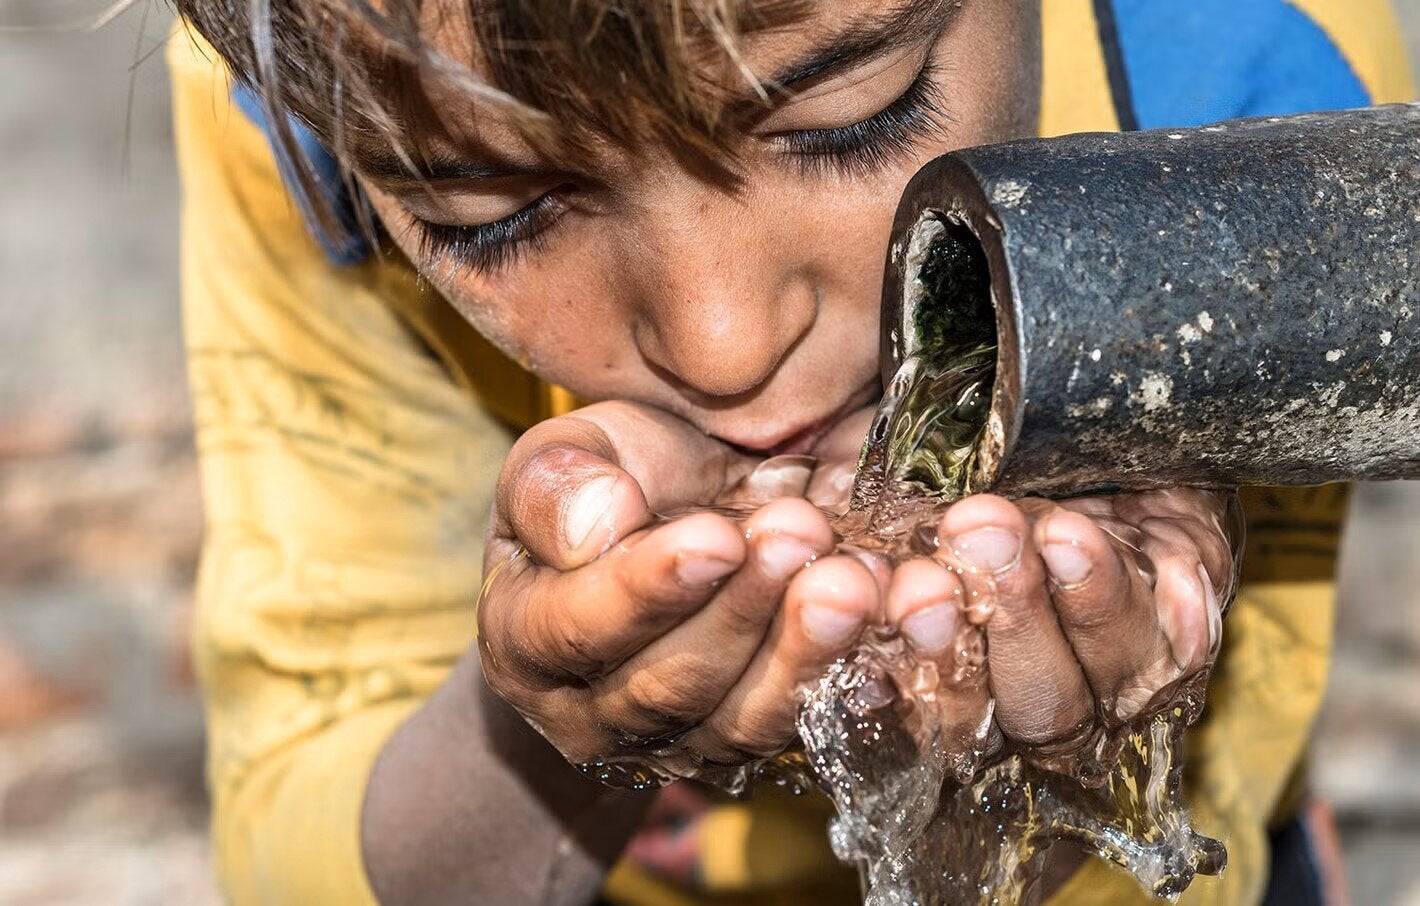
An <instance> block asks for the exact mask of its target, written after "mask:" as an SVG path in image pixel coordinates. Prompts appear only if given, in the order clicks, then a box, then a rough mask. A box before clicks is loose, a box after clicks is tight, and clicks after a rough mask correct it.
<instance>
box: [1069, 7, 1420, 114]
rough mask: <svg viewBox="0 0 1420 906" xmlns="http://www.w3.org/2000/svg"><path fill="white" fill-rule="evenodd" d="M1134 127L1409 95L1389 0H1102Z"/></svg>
mask: <svg viewBox="0 0 1420 906" xmlns="http://www.w3.org/2000/svg"><path fill="white" fill-rule="evenodd" d="M1096 5H1097V6H1099V5H1103V6H1104V7H1105V8H1107V9H1109V10H1110V11H1111V13H1112V17H1113V24H1114V33H1113V35H1112V38H1113V39H1114V41H1115V43H1116V47H1117V54H1118V60H1119V62H1120V64H1121V68H1122V72H1120V73H1118V74H1117V75H1118V76H1119V77H1121V78H1122V79H1123V81H1124V82H1126V83H1127V85H1126V87H1125V88H1124V91H1123V92H1122V93H1123V94H1124V95H1125V96H1126V98H1127V103H1128V104H1129V106H1130V108H1131V109H1130V110H1129V111H1128V112H1127V115H1126V117H1125V118H1126V119H1128V120H1130V121H1131V122H1132V124H1133V125H1135V126H1136V127H1137V128H1143V129H1153V128H1161V127H1182V126H1198V125H1203V124H1204V123H1210V122H1213V121H1216V120H1222V119H1232V118H1235V117H1245V116H1280V115H1283V114H1288V113H1301V112H1305V111H1310V110H1337V109H1345V108H1351V107H1365V106H1367V105H1370V104H1382V103H1389V102H1394V101H1408V100H1410V99H1411V98H1412V96H1413V94H1414V83H1413V82H1412V80H1411V77H1410V68H1409V65H1408V63H1407V61H1406V58H1405V49H1404V44H1403V41H1402V37H1401V30H1400V26H1399V24H1398V23H1397V22H1396V19H1395V13H1394V10H1393V9H1392V8H1391V5H1390V2H1389V0H1191V2H1189V3H1184V4H1180V3H1160V2H1157V0H1100V2H1099V3H1097V4H1096Z"/></svg>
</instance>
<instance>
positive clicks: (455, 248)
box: [410, 192, 555, 276]
mask: <svg viewBox="0 0 1420 906" xmlns="http://www.w3.org/2000/svg"><path fill="white" fill-rule="evenodd" d="M552 195H553V193H551V192H549V193H547V194H546V195H543V196H541V197H539V198H538V199H537V200H536V201H534V202H532V203H531V204H529V205H527V206H526V207H524V208H522V209H521V210H518V211H516V212H514V213H512V214H509V215H508V216H507V217H504V218H503V219H502V220H495V221H493V222H492V223H480V224H474V225H471V226H466V225H458V226H453V225H449V224H441V223H428V222H425V221H422V220H418V219H415V220H414V221H412V223H411V224H410V229H412V230H418V232H419V255H420V257H421V258H423V259H424V260H426V261H438V262H439V263H441V264H443V265H444V266H446V267H447V268H448V269H449V272H450V276H455V275H459V274H465V273H473V274H489V273H492V272H493V271H496V270H499V269H501V268H504V267H507V266H509V265H511V264H513V263H515V262H516V261H518V260H519V259H520V258H521V257H522V256H523V255H525V254H527V253H528V252H529V251H536V250H537V249H539V248H540V247H541V245H542V243H543V241H544V239H545V238H546V232H545V231H546V228H547V227H549V226H551V223H549V222H548V221H549V219H555V217H553V218H549V217H548V209H549V207H550V205H551V204H552Z"/></svg>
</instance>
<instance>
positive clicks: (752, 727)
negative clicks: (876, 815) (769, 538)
mask: <svg viewBox="0 0 1420 906" xmlns="http://www.w3.org/2000/svg"><path fill="white" fill-rule="evenodd" d="M878 611H879V601H878V587H877V582H876V581H875V580H874V579H873V577H872V576H871V575H870V574H869V573H868V570H867V568H866V567H865V566H863V564H862V563H861V562H859V561H858V560H857V559H856V558H853V557H846V556H832V557H825V558H823V559H821V560H819V561H817V562H816V563H814V564H813V566H811V567H809V568H808V569H806V570H803V571H802V572H800V573H799V574H798V575H797V576H795V577H794V579H793V580H792V581H791V582H790V583H789V589H788V591H787V592H786V593H785V596H784V605H783V607H782V608H780V610H779V612H778V613H777V614H776V615H775V618H774V621H773V623H772V625H771V626H770V630H769V635H768V637H767V638H766V639H765V641H764V644H762V645H761V646H760V649H759V651H758V652H756V654H755V656H754V659H753V660H752V661H751V662H750V665H749V667H748V669H746V670H745V672H744V675H743V676H742V677H740V680H739V682H737V683H736V684H735V686H734V688H732V689H731V690H730V692H729V694H728V695H726V696H725V699H724V701H722V702H721V703H720V706H719V707H717V708H716V709H715V711H714V713H713V714H711V715H710V717H709V718H707V719H706V721H705V722H704V723H703V724H702V725H701V726H699V727H697V728H696V729H695V730H694V731H692V733H691V734H690V736H688V737H687V741H688V742H689V744H690V745H691V746H692V747H693V748H694V749H695V750H697V751H700V752H702V753H705V754H706V755H707V757H708V758H709V759H710V760H712V761H718V762H722V763H727V764H730V763H737V762H742V761H744V760H746V759H748V758H758V757H768V756H770V755H774V754H777V753H778V752H780V751H782V750H783V749H784V747H785V746H786V745H788V743H789V742H790V741H791V740H792V739H793V737H794V719H795V716H796V714H797V713H798V707H799V694H798V690H799V687H800V686H801V685H802V684H803V683H806V682H810V681H812V680H814V679H816V678H817V677H818V676H820V675H821V674H822V673H823V671H824V670H825V669H826V668H827V666H828V665H829V664H830V663H832V662H833V661H834V660H836V659H838V658H840V657H842V656H844V655H846V654H847V653H848V652H849V651H850V650H851V649H852V647H853V644H854V642H855V641H856V640H857V639H858V636H859V635H860V634H861V632H862V631H863V627H864V626H866V625H867V623H868V621H869V620H871V619H873V618H874V617H875V616H877V614H878Z"/></svg>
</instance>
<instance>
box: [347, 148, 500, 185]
mask: <svg viewBox="0 0 1420 906" xmlns="http://www.w3.org/2000/svg"><path fill="white" fill-rule="evenodd" d="M352 159H353V161H354V163H355V169H356V170H358V171H359V172H360V174H361V175H363V176H365V177H367V178H369V179H376V180H379V181H380V182H386V183H421V182H443V181H457V180H469V181H472V180H480V179H500V178H503V177H508V176H526V175H527V174H528V171H527V170H525V169H521V168H518V167H513V166H505V165H500V164H495V163H491V162H489V161H486V160H478V159H476V158H468V157H456V156H452V155H442V154H434V155H431V156H429V157H428V158H426V159H424V160H422V161H419V160H416V161H415V164H416V169H414V170H413V171H411V170H410V169H409V164H408V162H407V161H406V159H405V158H402V157H400V156H398V155H396V154H391V153H390V152H388V151H366V152H364V153H356V154H354V155H352Z"/></svg>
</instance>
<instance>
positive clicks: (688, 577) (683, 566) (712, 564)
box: [675, 554, 737, 588]
mask: <svg viewBox="0 0 1420 906" xmlns="http://www.w3.org/2000/svg"><path fill="white" fill-rule="evenodd" d="M736 566H737V564H735V563H732V562H730V561H729V560H719V559H716V558H714V557H701V556H698V555H695V554H691V555H686V554H679V555H678V556H677V557H676V564H675V577H676V581H678V582H680V584H681V585H684V586H685V587H686V588H704V587H706V586H707V585H713V584H715V583H716V582H718V581H720V580H721V579H723V578H725V577H726V576H728V575H729V574H730V573H732V572H734V571H735V568H736Z"/></svg>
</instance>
